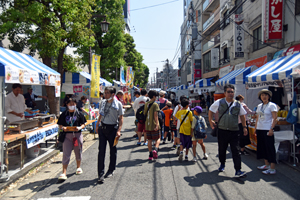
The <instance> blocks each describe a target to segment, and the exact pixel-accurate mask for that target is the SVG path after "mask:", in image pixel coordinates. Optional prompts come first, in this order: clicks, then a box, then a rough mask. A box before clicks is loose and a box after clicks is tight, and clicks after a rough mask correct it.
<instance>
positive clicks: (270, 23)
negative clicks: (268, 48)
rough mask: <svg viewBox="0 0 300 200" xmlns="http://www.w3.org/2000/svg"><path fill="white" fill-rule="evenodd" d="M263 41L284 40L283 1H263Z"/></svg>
mask: <svg viewBox="0 0 300 200" xmlns="http://www.w3.org/2000/svg"><path fill="white" fill-rule="evenodd" d="M262 5H263V13H262V16H263V20H262V22H263V24H262V25H263V41H264V42H268V41H270V40H279V39H282V33H283V24H282V19H283V0H263V3H262Z"/></svg>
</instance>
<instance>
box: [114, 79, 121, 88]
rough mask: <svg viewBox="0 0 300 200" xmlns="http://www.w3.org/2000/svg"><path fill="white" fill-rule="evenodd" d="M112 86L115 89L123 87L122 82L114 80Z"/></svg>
mask: <svg viewBox="0 0 300 200" xmlns="http://www.w3.org/2000/svg"><path fill="white" fill-rule="evenodd" d="M112 85H113V86H115V87H121V86H122V85H123V84H122V83H121V82H120V81H116V80H113V84H112Z"/></svg>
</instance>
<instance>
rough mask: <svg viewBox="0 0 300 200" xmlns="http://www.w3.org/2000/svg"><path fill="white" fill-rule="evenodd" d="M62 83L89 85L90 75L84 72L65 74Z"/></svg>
mask: <svg viewBox="0 0 300 200" xmlns="http://www.w3.org/2000/svg"><path fill="white" fill-rule="evenodd" d="M62 83H65V84H78V85H86V84H90V83H91V75H90V74H89V73H86V72H79V73H72V72H65V73H64V76H63V80H62Z"/></svg>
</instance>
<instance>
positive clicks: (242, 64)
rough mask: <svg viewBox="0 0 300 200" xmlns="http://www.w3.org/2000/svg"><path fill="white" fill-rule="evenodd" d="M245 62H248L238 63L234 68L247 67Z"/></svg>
mask: <svg viewBox="0 0 300 200" xmlns="http://www.w3.org/2000/svg"><path fill="white" fill-rule="evenodd" d="M245 64H246V63H244V62H243V63H241V64H238V65H235V66H234V70H238V69H244V68H245Z"/></svg>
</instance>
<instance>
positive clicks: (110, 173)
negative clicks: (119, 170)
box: [104, 171, 114, 178]
mask: <svg viewBox="0 0 300 200" xmlns="http://www.w3.org/2000/svg"><path fill="white" fill-rule="evenodd" d="M113 175H114V171H107V173H106V174H105V176H104V178H110V177H112V176H113Z"/></svg>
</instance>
